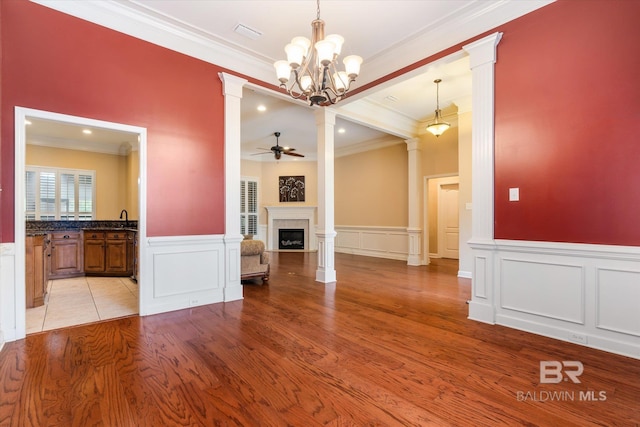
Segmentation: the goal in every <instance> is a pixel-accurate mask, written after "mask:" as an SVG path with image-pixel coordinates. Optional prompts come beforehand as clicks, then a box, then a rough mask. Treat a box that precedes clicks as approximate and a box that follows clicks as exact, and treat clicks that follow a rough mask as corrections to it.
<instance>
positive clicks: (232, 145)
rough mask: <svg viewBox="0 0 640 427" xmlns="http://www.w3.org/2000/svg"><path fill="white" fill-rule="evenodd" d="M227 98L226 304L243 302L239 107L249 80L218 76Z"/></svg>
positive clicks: (225, 138) (225, 159)
mask: <svg viewBox="0 0 640 427" xmlns="http://www.w3.org/2000/svg"><path fill="white" fill-rule="evenodd" d="M218 76H219V77H220V80H221V81H222V93H223V95H224V183H225V185H224V188H225V191H224V193H225V194H224V205H225V223H224V232H225V237H224V241H225V245H224V260H225V262H224V289H223V292H224V296H223V299H224V301H235V300H239V299H242V298H243V296H242V295H243V294H242V283H241V282H240V269H241V267H240V242H241V241H242V235H241V234H240V168H241V160H240V130H241V123H240V105H241V102H242V90H243V86H244V85H245V84H246V83H247V80H246V79H243V78H241V77H237V76H234V75H232V74H228V73H220V74H219V75H218Z"/></svg>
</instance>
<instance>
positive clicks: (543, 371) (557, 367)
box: [540, 360, 584, 384]
mask: <svg viewBox="0 0 640 427" xmlns="http://www.w3.org/2000/svg"><path fill="white" fill-rule="evenodd" d="M583 372H584V365H583V364H582V362H578V361H577V360H563V361H562V362H560V361H557V360H541V361H540V384H558V383H559V382H561V381H562V380H564V381H567V380H571V381H573V383H574V384H580V380H579V379H578V377H579V376H580V375H582V373H583Z"/></svg>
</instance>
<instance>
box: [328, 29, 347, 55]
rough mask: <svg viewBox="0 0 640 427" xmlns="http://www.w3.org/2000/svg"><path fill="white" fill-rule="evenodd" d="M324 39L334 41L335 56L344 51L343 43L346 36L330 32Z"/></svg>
mask: <svg viewBox="0 0 640 427" xmlns="http://www.w3.org/2000/svg"><path fill="white" fill-rule="evenodd" d="M324 39H325V40H326V41H330V42H331V43H333V54H334V55H335V56H338V55H340V52H341V51H342V45H343V44H344V37H342V36H341V35H338V34H329V35H328V36H327V37H325V38H324Z"/></svg>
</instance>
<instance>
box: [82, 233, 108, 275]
mask: <svg viewBox="0 0 640 427" xmlns="http://www.w3.org/2000/svg"><path fill="white" fill-rule="evenodd" d="M104 246H105V243H104V239H88V240H85V241H84V271H85V272H86V273H102V272H104V268H105V263H104V253H105V247H104Z"/></svg>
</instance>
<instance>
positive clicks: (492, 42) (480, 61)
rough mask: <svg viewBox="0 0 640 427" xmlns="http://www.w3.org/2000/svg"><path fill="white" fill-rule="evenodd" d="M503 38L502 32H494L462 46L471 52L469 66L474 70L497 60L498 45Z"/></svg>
mask: <svg viewBox="0 0 640 427" xmlns="http://www.w3.org/2000/svg"><path fill="white" fill-rule="evenodd" d="M501 39H502V33H493V34H491V35H488V36H487V37H484V38H482V39H480V40H476V41H474V42H473V43H469V44H468V45H465V46H462V48H463V49H464V50H465V52H467V53H468V54H469V67H470V68H471V69H472V70H473V69H474V68H476V67H477V66H480V65H484V64H487V63H494V62H496V56H497V54H496V47H497V46H498V43H500V40H501Z"/></svg>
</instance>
